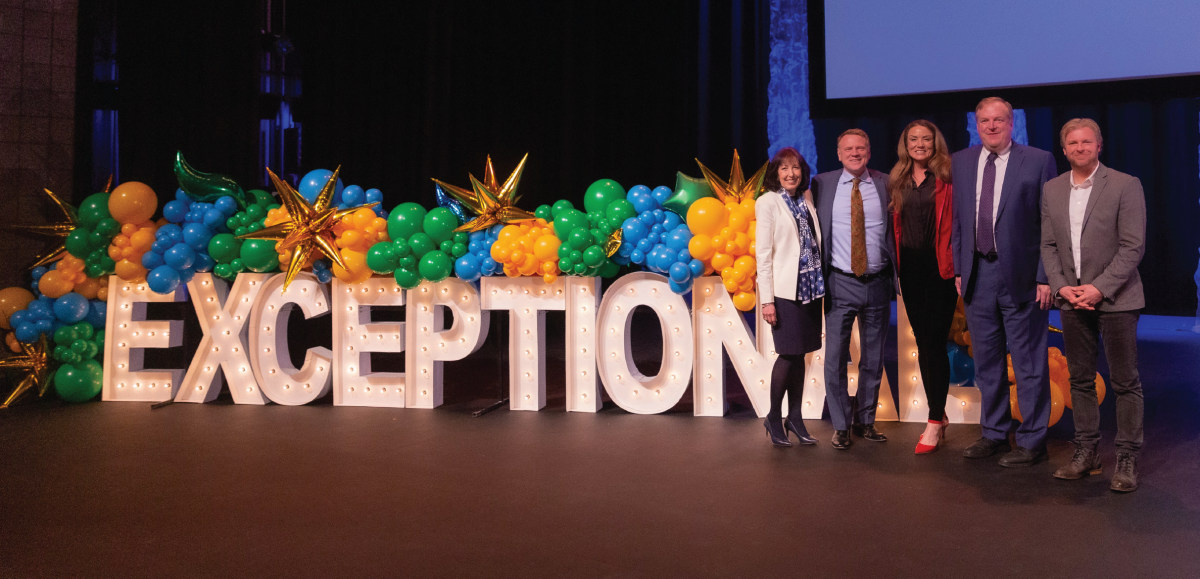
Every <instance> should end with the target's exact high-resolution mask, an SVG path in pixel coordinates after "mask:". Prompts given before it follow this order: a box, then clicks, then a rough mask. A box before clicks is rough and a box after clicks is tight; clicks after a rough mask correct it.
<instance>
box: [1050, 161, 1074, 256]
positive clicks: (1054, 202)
mask: <svg viewBox="0 0 1200 579" xmlns="http://www.w3.org/2000/svg"><path fill="white" fill-rule="evenodd" d="M1048 192H1049V193H1050V194H1051V195H1054V197H1053V198H1052V199H1051V200H1050V203H1051V208H1052V209H1053V213H1052V215H1057V216H1059V219H1058V220H1057V221H1058V225H1060V226H1061V227H1057V226H1056V227H1055V239H1056V240H1057V241H1058V242H1059V244H1060V245H1061V246H1062V247H1063V249H1060V251H1065V252H1066V254H1067V255H1074V251H1075V249H1074V245H1073V244H1072V243H1071V176H1070V175H1067V180H1066V182H1065V183H1064V184H1063V185H1061V186H1059V187H1051V188H1050V190H1049V191H1048ZM1067 263H1069V264H1070V266H1071V269H1072V270H1074V269H1075V259H1074V257H1072V258H1071V259H1070V260H1069V261H1068V262H1067ZM1075 275H1076V276H1077V277H1078V275H1079V272H1075Z"/></svg>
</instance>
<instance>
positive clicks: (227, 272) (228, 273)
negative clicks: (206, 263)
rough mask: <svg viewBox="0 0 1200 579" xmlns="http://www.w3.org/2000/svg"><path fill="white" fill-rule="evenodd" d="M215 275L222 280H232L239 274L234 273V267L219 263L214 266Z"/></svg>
mask: <svg viewBox="0 0 1200 579" xmlns="http://www.w3.org/2000/svg"><path fill="white" fill-rule="evenodd" d="M213 275H216V276H217V277H219V278H221V279H232V278H233V276H235V275H237V274H236V273H234V272H233V266H231V265H229V264H228V263H218V264H217V265H214V266H213Z"/></svg>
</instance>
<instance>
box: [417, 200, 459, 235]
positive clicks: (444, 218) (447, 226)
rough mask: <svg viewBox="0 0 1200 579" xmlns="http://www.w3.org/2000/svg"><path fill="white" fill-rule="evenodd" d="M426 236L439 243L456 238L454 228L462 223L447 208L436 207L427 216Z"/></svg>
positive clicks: (425, 223) (425, 220) (425, 224)
mask: <svg viewBox="0 0 1200 579" xmlns="http://www.w3.org/2000/svg"><path fill="white" fill-rule="evenodd" d="M423 222H424V226H425V234H426V235H428V236H429V237H430V238H431V239H433V240H434V241H435V242H437V243H441V242H443V241H449V240H450V239H451V238H452V237H454V228H455V227H458V226H459V225H460V223H459V222H458V218H457V217H455V216H454V213H453V212H452V211H450V210H449V209H446V208H445V207H436V208H434V209H431V210H430V211H429V213H426V214H425V219H424V220H423Z"/></svg>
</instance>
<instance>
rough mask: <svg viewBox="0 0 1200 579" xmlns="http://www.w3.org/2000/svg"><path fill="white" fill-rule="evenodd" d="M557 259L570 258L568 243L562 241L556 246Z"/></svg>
mask: <svg viewBox="0 0 1200 579" xmlns="http://www.w3.org/2000/svg"><path fill="white" fill-rule="evenodd" d="M558 259H559V260H560V261H561V260H564V259H571V245H570V244H569V243H563V244H561V245H559V246H558Z"/></svg>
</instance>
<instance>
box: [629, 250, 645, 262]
mask: <svg viewBox="0 0 1200 579" xmlns="http://www.w3.org/2000/svg"><path fill="white" fill-rule="evenodd" d="M629 261H632V262H633V263H636V264H638V265H641V264H643V263H645V262H646V254H645V253H644V252H643V251H642V250H640V249H635V250H633V253H630V254H629Z"/></svg>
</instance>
